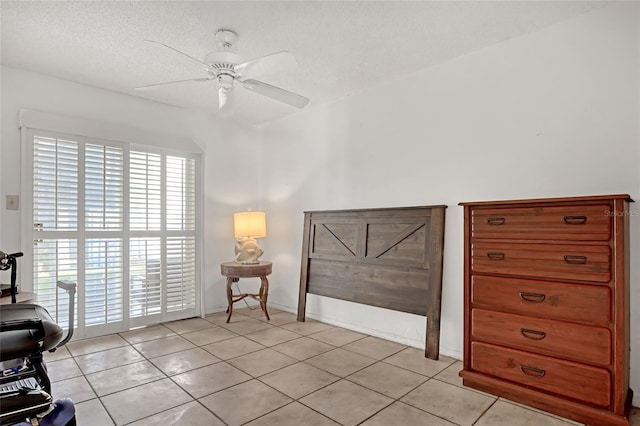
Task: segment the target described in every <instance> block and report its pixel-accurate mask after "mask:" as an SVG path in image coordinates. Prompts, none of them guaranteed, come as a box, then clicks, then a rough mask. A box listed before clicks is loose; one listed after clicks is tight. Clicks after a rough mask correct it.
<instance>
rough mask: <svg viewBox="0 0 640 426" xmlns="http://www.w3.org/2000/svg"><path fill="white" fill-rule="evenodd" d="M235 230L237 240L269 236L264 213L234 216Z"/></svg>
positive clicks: (236, 214)
mask: <svg viewBox="0 0 640 426" xmlns="http://www.w3.org/2000/svg"><path fill="white" fill-rule="evenodd" d="M233 230H234V234H235V237H236V238H264V237H266V236H267V220H266V216H265V214H264V212H241V213H234V214H233Z"/></svg>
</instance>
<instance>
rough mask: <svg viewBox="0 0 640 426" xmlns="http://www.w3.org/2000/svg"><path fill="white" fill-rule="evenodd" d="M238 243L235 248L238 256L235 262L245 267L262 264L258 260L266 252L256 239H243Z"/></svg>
mask: <svg viewBox="0 0 640 426" xmlns="http://www.w3.org/2000/svg"><path fill="white" fill-rule="evenodd" d="M237 241H238V245H236V246H235V247H234V248H233V251H234V253H235V255H236V258H235V259H234V262H236V263H240V264H243V265H255V264H258V263H260V261H259V260H258V259H259V258H260V256H262V255H263V254H264V252H263V251H262V249H261V248H260V245H259V244H258V242H257V241H256V240H255V239H254V238H241V239H238V240H237Z"/></svg>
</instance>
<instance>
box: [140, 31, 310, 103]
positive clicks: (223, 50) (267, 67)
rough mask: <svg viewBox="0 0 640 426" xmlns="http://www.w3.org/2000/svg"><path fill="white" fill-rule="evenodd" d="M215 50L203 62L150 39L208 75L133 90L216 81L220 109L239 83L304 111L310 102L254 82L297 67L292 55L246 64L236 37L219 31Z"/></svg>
mask: <svg viewBox="0 0 640 426" xmlns="http://www.w3.org/2000/svg"><path fill="white" fill-rule="evenodd" d="M215 40H216V46H217V48H218V50H217V51H213V52H209V53H208V54H207V55H206V56H205V57H204V60H203V61H200V60H198V59H196V58H194V57H193V56H190V55H188V54H186V53H184V52H181V51H179V50H177V49H175V48H173V47H171V46H169V45H166V44H164V43H160V42H157V41H153V40H146V41H148V42H151V43H156V44H159V45H161V46H164V47H166V48H168V49H171V50H173V51H175V52H177V53H179V54H181V55H183V56H185V57H187V58H190V59H192V60H193V61H195V62H198V63H199V64H200V65H201V66H202V68H203V69H204V70H205V71H206V72H207V74H208V77H206V78H203V77H201V78H192V79H186V80H177V81H169V82H166V83H156V84H151V85H147V86H142V87H137V88H136V89H146V88H151V87H157V86H162V85H166V84H175V83H183V82H187V81H209V80H214V79H215V80H216V81H217V82H218V87H219V90H218V106H219V108H220V109H222V108H223V107H224V106H225V105H226V104H227V101H228V98H229V97H230V95H231V92H232V90H233V82H234V81H235V80H238V81H239V82H240V83H242V86H243V87H244V88H245V89H247V90H249V91H252V92H254V93H258V94H260V95H263V96H266V97H268V98H271V99H274V100H276V101H280V102H283V103H285V104H288V105H291V106H294V107H296V108H304V107H305V106H306V105H307V104H308V103H309V98H306V97H304V96H302V95H299V94H297V93H293V92H290V91H288V90H285V89H282V88H280V87H276V86H272V85H271V84H267V83H264V82H262V81H258V80H255V78H254V77H258V76H262V75H268V74H274V73H277V72H280V71H282V70H284V69H287V68H290V67H292V66H295V65H297V62H296V60H295V58H294V57H293V55H291V54H290V53H289V52H287V51H281V52H276V53H272V54H270V55H266V56H262V57H259V58H256V59H252V60H249V61H245V60H244V59H243V58H242V57H241V56H240V55H238V54H237V53H236V48H237V41H238V36H237V34H236V33H235V32H233V31H231V30H219V31H218V32H216V35H215Z"/></svg>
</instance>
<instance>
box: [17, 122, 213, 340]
mask: <svg viewBox="0 0 640 426" xmlns="http://www.w3.org/2000/svg"><path fill="white" fill-rule="evenodd" d="M27 140H28V142H30V147H31V148H30V151H28V152H29V153H30V154H31V156H32V161H31V167H32V174H31V175H32V182H31V185H30V186H31V188H32V200H33V207H32V209H33V210H32V217H33V222H34V226H33V231H32V241H33V252H32V256H33V261H34V263H33V265H34V268H33V271H32V273H33V277H32V282H33V283H34V285H33V287H34V291H35V292H36V293H37V295H38V302H39V303H42V304H43V305H44V306H45V307H46V308H47V309H48V310H49V311H50V312H51V313H52V315H54V316H56V319H57V320H58V321H60V322H62V323H65V322H66V319H65V316H66V315H67V306H68V305H67V299H66V294H65V293H64V292H62V291H61V290H58V289H57V288H56V282H57V281H58V280H71V281H77V282H78V294H77V296H78V303H77V307H78V310H77V311H78V316H77V325H78V332H79V335H80V336H95V335H100V334H105V333H112V332H117V331H122V330H126V329H128V328H129V327H133V326H139V325H145V324H150V323H154V322H160V321H166V320H170V319H178V318H186V317H191V316H195V315H198V314H199V304H200V295H199V292H200V283H199V274H198V267H199V266H198V265H199V263H198V256H197V254H196V247H198V246H199V239H200V238H201V237H200V235H201V233H200V232H199V229H198V227H199V225H198V220H197V209H198V205H199V198H198V194H199V193H200V191H199V189H198V173H199V171H198V167H199V162H198V159H197V157H196V156H193V155H191V154H185V155H180V154H177V153H175V152H172V153H170V154H169V153H166V152H163V151H162V150H158V149H151V148H149V149H147V148H145V147H141V146H138V145H136V146H135V149H131V147H130V146H128V145H127V144H125V143H120V142H110V141H101V140H96V139H91V138H84V137H75V136H69V135H53V134H50V133H48V132H44V131H38V130H29V132H28V136H27Z"/></svg>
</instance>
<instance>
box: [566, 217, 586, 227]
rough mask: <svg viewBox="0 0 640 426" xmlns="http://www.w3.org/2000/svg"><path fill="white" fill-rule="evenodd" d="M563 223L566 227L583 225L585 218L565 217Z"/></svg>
mask: <svg viewBox="0 0 640 426" xmlns="http://www.w3.org/2000/svg"><path fill="white" fill-rule="evenodd" d="M564 223H566V224H567V225H584V224H585V223H587V217H586V216H565V217H564Z"/></svg>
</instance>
